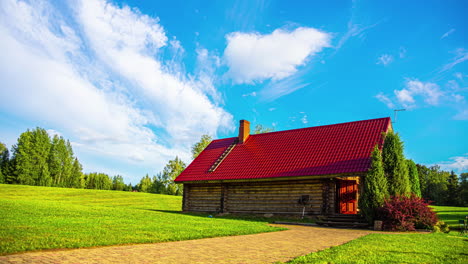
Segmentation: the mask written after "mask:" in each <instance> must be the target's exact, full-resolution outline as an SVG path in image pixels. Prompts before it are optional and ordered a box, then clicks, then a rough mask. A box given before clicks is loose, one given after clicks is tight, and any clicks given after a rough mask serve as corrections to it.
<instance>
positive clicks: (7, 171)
mask: <svg viewBox="0 0 468 264" xmlns="http://www.w3.org/2000/svg"><path fill="white" fill-rule="evenodd" d="M2 173H3V176H4V177H5V183H9V184H17V183H18V175H17V173H16V160H15V159H13V158H12V159H10V160H9V161H8V162H6V164H3V168H2Z"/></svg>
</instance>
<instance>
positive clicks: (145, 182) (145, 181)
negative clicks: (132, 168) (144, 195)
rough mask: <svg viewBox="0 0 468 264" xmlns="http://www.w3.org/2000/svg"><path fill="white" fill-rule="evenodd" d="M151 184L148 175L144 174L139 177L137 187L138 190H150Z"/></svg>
mask: <svg viewBox="0 0 468 264" xmlns="http://www.w3.org/2000/svg"><path fill="white" fill-rule="evenodd" d="M152 185H153V181H152V180H151V178H150V176H149V175H148V174H146V175H145V177H143V178H141V180H140V183H139V184H138V185H137V189H138V191H139V192H150V191H151V186H152Z"/></svg>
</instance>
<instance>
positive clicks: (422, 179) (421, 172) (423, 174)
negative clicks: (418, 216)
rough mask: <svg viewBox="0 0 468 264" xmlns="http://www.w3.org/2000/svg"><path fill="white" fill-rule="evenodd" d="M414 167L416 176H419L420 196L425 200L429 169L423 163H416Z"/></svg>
mask: <svg viewBox="0 0 468 264" xmlns="http://www.w3.org/2000/svg"><path fill="white" fill-rule="evenodd" d="M416 168H417V169H418V176H419V186H420V187H421V196H422V197H423V198H424V199H426V200H427V197H428V193H427V183H428V179H429V173H430V169H429V168H428V167H426V166H425V165H421V164H416Z"/></svg>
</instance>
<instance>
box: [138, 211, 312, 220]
mask: <svg viewBox="0 0 468 264" xmlns="http://www.w3.org/2000/svg"><path fill="white" fill-rule="evenodd" d="M143 210H147V211H153V212H160V213H168V214H177V215H189V216H195V217H203V218H207V217H210V216H211V218H217V219H229V220H241V221H251V222H266V223H273V222H276V221H288V222H299V223H315V220H314V219H309V218H305V219H300V218H292V217H291V218H288V217H263V216H258V215H247V214H223V215H220V214H215V213H202V212H182V211H176V210H157V209H143Z"/></svg>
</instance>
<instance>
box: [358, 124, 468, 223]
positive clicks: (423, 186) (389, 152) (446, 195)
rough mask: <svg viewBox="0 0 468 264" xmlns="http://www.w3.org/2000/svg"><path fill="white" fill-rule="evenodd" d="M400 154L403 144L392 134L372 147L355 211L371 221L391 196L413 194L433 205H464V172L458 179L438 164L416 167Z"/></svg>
mask: <svg viewBox="0 0 468 264" xmlns="http://www.w3.org/2000/svg"><path fill="white" fill-rule="evenodd" d="M403 151H404V144H403V142H402V141H401V139H400V137H399V135H398V133H394V132H393V131H390V132H388V133H387V134H386V135H385V141H384V144H383V146H382V148H381V149H380V148H379V147H378V146H375V148H374V150H373V152H372V155H371V166H370V169H369V171H368V172H367V175H366V176H365V177H364V178H363V180H362V181H363V182H362V188H363V190H362V195H361V197H359V208H360V209H361V212H362V213H363V215H365V216H366V218H368V220H372V219H374V218H375V217H376V209H377V208H379V207H381V206H382V205H383V203H384V201H385V200H386V199H388V198H390V197H394V196H411V195H414V196H417V197H422V198H424V199H425V200H427V201H430V202H432V203H433V204H436V205H453V206H468V196H467V194H468V193H467V192H468V181H467V178H468V173H462V174H461V175H460V178H459V177H458V176H457V175H456V174H455V173H454V172H453V171H452V172H447V171H442V170H441V169H440V167H439V166H438V165H435V166H431V167H427V166H425V165H420V164H416V163H415V162H414V161H412V160H410V159H406V158H405V156H404V154H403Z"/></svg>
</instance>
